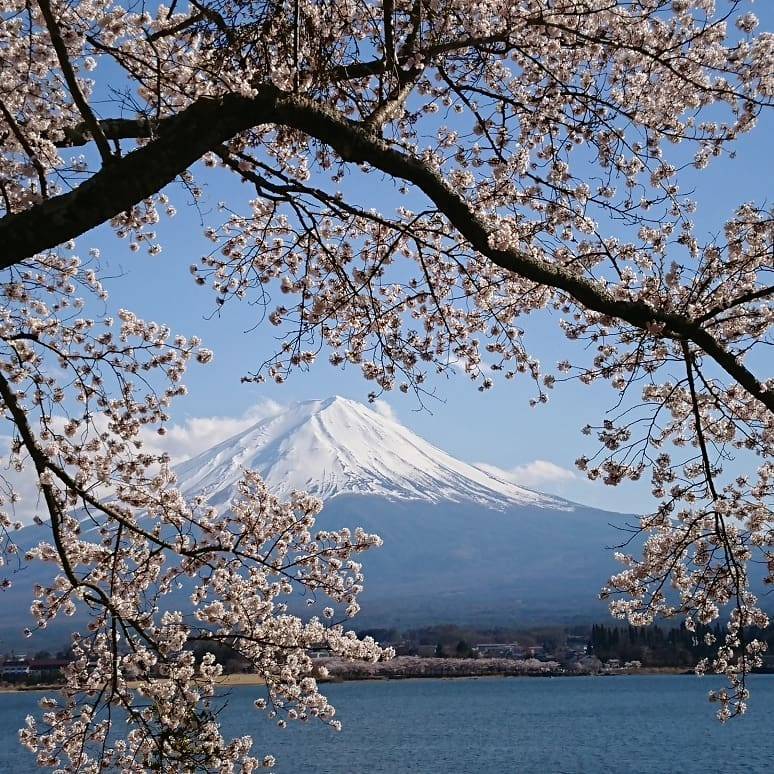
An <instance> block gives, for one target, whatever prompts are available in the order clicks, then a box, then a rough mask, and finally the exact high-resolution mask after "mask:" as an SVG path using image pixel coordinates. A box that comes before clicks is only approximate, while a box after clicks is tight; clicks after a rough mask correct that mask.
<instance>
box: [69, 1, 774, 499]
mask: <svg viewBox="0 0 774 774" xmlns="http://www.w3.org/2000/svg"><path fill="white" fill-rule="evenodd" d="M760 10H761V9H759V12H760ZM761 15H763V14H761ZM767 16H768V14H767ZM768 21H770V20H769V19H768V18H767V22H768ZM766 26H767V27H768V29H772V26H774V25H772V24H767V25H766ZM772 137H774V117H772V116H768V117H766V118H765V120H763V121H761V122H760V124H759V126H758V127H757V129H756V130H755V131H753V132H752V133H751V134H750V135H748V136H746V137H744V138H743V139H742V140H741V142H740V143H739V144H738V146H737V157H736V158H735V159H729V158H727V157H722V158H720V159H717V160H715V161H714V162H713V164H712V165H711V166H710V168H709V169H708V170H704V171H703V172H701V173H695V172H693V171H689V172H688V174H686V175H684V176H683V178H682V181H681V187H682V188H683V190H690V189H695V193H694V198H695V199H696V200H697V201H698V203H699V211H698V213H697V214H696V217H695V220H696V223H697V224H698V226H699V229H700V231H701V232H704V233H705V234H709V233H715V232H718V231H720V230H721V229H722V226H723V223H724V221H725V220H726V219H727V218H728V216H729V215H730V214H731V213H732V211H733V209H734V208H735V207H736V206H737V205H738V204H740V203H742V202H743V201H748V200H756V201H757V202H758V203H761V202H763V201H765V200H767V199H768V200H770V199H771V180H772V179H774V162H773V161H772V158H774V153H773V152H772V150H773V148H774V143H772ZM221 181H224V178H223V177H222V176H221V177H218V178H216V179H213V180H211V181H210V182H209V185H208V190H207V195H206V199H205V201H204V202H203V205H202V208H203V209H204V210H207V209H208V208H209V209H214V207H215V205H216V204H217V202H218V200H219V199H222V198H225V197H226V195H227V194H228V198H229V201H230V203H238V202H239V201H240V199H241V201H243V202H246V201H247V199H248V198H249V197H250V191H249V189H247V190H245V192H244V193H243V194H241V195H240V196H239V198H235V197H234V196H233V195H232V194H233V192H234V191H235V186H238V185H239V184H238V183H236V182H234V181H227V182H221ZM376 183H377V179H376V177H375V176H372V178H371V180H370V186H369V189H368V190H369V197H370V198H369V199H368V200H367V202H366V203H367V206H373V207H376V208H377V209H378V208H380V205H381V204H384V205H385V207H386V206H387V203H386V201H385V202H381V200H380V194H379V186H378V185H376ZM387 185H388V186H391V184H389V183H388V184H387ZM385 190H386V189H385ZM237 193H238V194H239V192H238V191H237ZM389 198H390V199H392V196H391V195H390V197H389ZM174 200H175V202H174V203H175V204H176V206H177V209H178V215H177V217H176V218H174V219H173V220H171V221H167V222H162V224H161V226H160V228H159V233H160V235H161V239H160V241H161V242H162V244H163V246H164V251H163V253H162V254H161V255H159V256H156V257H151V256H148V255H145V254H143V253H137V254H135V253H131V252H130V251H129V249H128V243H127V242H126V241H121V240H117V239H115V238H113V237H112V236H111V235H110V233H109V232H108V231H107V230H106V229H101V230H99V231H97V232H95V233H94V234H92V235H90V236H88V237H84V238H82V239H81V240H80V241H79V249H80V250H81V251H83V253H85V252H86V250H87V249H88V247H90V246H93V245H97V246H99V247H100V248H101V251H102V255H103V262H104V266H105V267H106V269H107V273H108V274H110V275H113V278H112V279H109V280H108V281H107V282H106V287H107V289H108V291H109V292H110V294H111V301H110V306H111V308H118V307H120V306H125V307H127V308H130V309H132V310H133V311H135V312H137V313H138V314H140V315H142V316H144V317H146V318H148V319H154V320H157V321H159V322H164V323H167V324H169V325H170V326H171V327H172V329H173V330H174V331H176V332H180V333H183V334H197V335H200V336H201V337H202V338H203V339H204V343H205V344H206V345H207V346H209V347H211V348H212V349H214V350H215V361H214V363H213V364H211V365H209V366H206V367H203V366H192V368H191V370H190V372H189V374H188V377H187V380H186V383H187V384H188V386H189V388H190V393H189V396H188V397H186V398H183V399H180V400H178V402H177V404H176V406H175V409H174V411H173V418H174V420H175V421H176V422H178V423H185V422H186V421H187V420H190V419H191V418H193V417H212V416H217V417H239V416H242V415H244V414H245V413H246V412H248V411H250V409H251V408H252V407H254V406H256V404H261V403H263V402H265V401H269V400H270V401H276V402H279V403H283V404H284V403H289V402H292V401H296V400H305V399H309V398H322V397H327V396H329V395H332V394H339V395H343V396H345V397H350V398H354V399H357V400H362V401H365V400H366V396H367V394H368V392H369V390H370V389H371V387H372V385H371V384H370V383H368V382H366V381H364V380H363V379H362V378H361V377H360V376H359V373H358V372H357V371H356V370H355V369H348V370H345V371H341V370H338V369H333V368H332V367H331V366H329V365H328V364H327V362H326V360H325V358H324V357H323V358H320V361H319V364H318V365H316V366H315V367H313V369H312V371H311V372H310V373H301V372H299V373H296V374H295V375H294V376H292V377H291V378H290V379H289V380H288V382H287V383H286V384H284V385H282V386H277V385H273V384H266V385H244V384H240V377H241V376H242V375H243V374H244V373H245V372H246V371H248V370H250V369H251V368H254V367H255V366H256V365H257V364H259V363H260V362H262V361H263V360H264V359H265V358H266V357H268V356H269V355H270V354H271V353H272V351H273V350H274V349H275V347H276V341H275V339H274V336H275V329H274V328H272V326H270V325H268V324H263V325H260V326H258V327H257V328H255V329H254V330H250V329H252V328H253V327H254V325H255V322H256V319H257V316H258V314H259V312H260V310H259V309H257V308H256V307H251V306H250V305H248V304H247V303H241V304H235V303H232V304H230V305H227V306H226V307H225V308H224V309H223V310H222V311H220V312H219V313H216V312H215V304H214V296H213V294H212V292H211V291H209V290H208V289H207V288H204V287H198V286H196V285H195V284H194V282H193V281H192V278H191V276H190V274H189V271H188V266H189V264H191V263H195V262H196V261H197V259H198V258H199V256H200V255H201V254H202V253H203V252H206V251H207V250H208V249H210V247H211V243H208V242H207V241H206V240H205V239H204V238H203V236H202V226H201V223H200V219H199V214H198V213H197V211H196V210H195V209H194V208H189V207H185V206H183V201H182V200H181V194H180V192H179V191H177V192H175V193H174ZM218 220H219V218H218V216H217V215H216V216H215V218H213V221H214V222H218ZM530 332H531V340H532V344H533V347H534V349H535V350H536V354H537V355H538V357H540V358H541V359H542V360H544V361H548V362H551V363H554V362H555V361H556V360H558V359H559V357H560V352H559V349H560V348H564V347H566V346H567V343H566V342H565V341H564V338H563V337H562V336H561V334H560V332H559V330H558V328H557V325H556V320H552V319H550V315H543V316H542V318H540V319H535V320H533V321H532V322H531V323H530ZM431 389H434V390H435V391H436V393H437V396H438V397H437V399H436V400H432V399H430V400H427V401H426V403H425V408H424V409H420V406H419V404H418V403H417V400H416V398H415V397H414V396H412V395H402V394H400V393H397V392H396V393H394V394H390V395H386V396H384V398H385V400H386V401H387V403H388V404H389V406H390V407H391V409H392V411H393V412H394V414H395V415H396V417H397V418H398V419H399V421H401V422H402V423H403V424H405V425H407V426H408V427H410V428H411V429H413V430H414V431H415V432H417V433H419V434H420V435H422V436H423V437H425V438H426V439H427V440H429V441H431V442H432V443H435V444H437V445H438V446H440V447H441V448H443V449H445V450H446V451H448V452H450V453H451V454H454V455H455V456H457V457H459V458H461V459H464V460H466V461H469V462H474V463H488V464H492V465H497V466H499V467H501V468H504V469H507V470H510V469H514V468H516V469H517V470H516V474H517V476H518V477H519V478H520V479H521V481H522V482H523V483H525V484H526V485H531V486H534V487H535V488H539V489H543V490H545V491H550V492H555V493H558V494H561V495H564V496H566V497H569V498H570V499H575V500H578V501H581V502H584V503H588V504H591V505H597V506H600V507H606V508H610V509H614V510H626V511H632V510H636V511H640V510H646V509H647V508H648V507H649V502H650V498H649V495H648V488H647V486H646V485H645V484H638V485H634V484H629V485H624V486H621V487H617V488H610V487H605V486H604V485H603V484H600V483H594V484H592V483H591V482H588V481H586V480H585V479H583V478H581V477H580V475H578V474H573V473H572V471H573V461H574V460H575V459H576V458H577V457H578V456H580V455H581V454H583V453H589V452H591V453H593V452H594V451H596V447H595V446H594V443H593V441H592V440H591V439H589V438H586V437H584V436H582V435H581V434H580V432H579V430H580V428H581V427H582V426H583V425H584V424H586V423H587V422H589V423H592V424H593V423H595V422H597V421H598V420H599V419H600V417H601V415H602V414H603V412H604V411H605V410H606V409H607V408H609V407H610V405H611V404H612V403H613V401H614V394H613V392H612V390H611V389H610V388H609V386H606V385H598V386H595V387H592V388H589V387H582V386H581V385H578V384H568V385H560V386H559V387H557V389H555V390H554V391H553V393H552V395H551V398H552V399H551V401H550V402H549V403H548V404H547V405H545V406H541V407H538V408H534V409H531V408H530V407H529V405H528V400H529V398H530V397H531V390H530V386H529V384H528V383H527V382H526V381H524V382H518V381H517V380H514V381H513V382H505V381H504V380H500V381H498V382H497V384H496V386H495V388H494V389H493V390H491V391H489V392H487V393H484V394H481V393H479V392H478V390H477V389H476V386H475V385H473V384H472V383H471V382H470V381H469V380H468V379H467V378H466V377H465V376H464V374H461V373H457V372H454V373H452V374H451V375H450V376H449V377H438V378H436V379H435V380H434V381H433V382H432V383H431ZM535 461H541V464H537V465H536V464H535ZM545 463H551V465H553V466H555V468H552V467H551V466H550V465H547V464H545ZM561 470H564V471H566V472H564V473H562V472H561ZM552 472H553V476H552V475H551V473H552ZM573 475H574V476H575V477H573Z"/></svg>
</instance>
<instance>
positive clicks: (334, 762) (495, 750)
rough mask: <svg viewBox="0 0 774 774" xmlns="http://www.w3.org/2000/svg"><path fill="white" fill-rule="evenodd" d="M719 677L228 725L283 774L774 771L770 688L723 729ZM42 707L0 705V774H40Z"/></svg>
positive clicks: (451, 693) (579, 685)
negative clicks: (33, 722)
mask: <svg viewBox="0 0 774 774" xmlns="http://www.w3.org/2000/svg"><path fill="white" fill-rule="evenodd" d="M720 684H721V683H720V680H716V679H715V678H703V679H700V678H696V677H692V676H644V675H643V676H619V677H573V678H570V677H566V678H541V677H535V678H503V679H498V678H479V679H461V680H405V681H374V682H353V683H340V684H332V685H327V686H325V688H326V689H327V690H326V691H325V693H326V694H327V695H328V697H329V698H330V699H331V701H332V702H333V704H334V705H335V706H336V707H337V710H338V715H337V717H339V718H340V719H341V720H342V721H343V723H344V729H343V730H342V731H341V732H340V733H338V734H337V733H336V732H334V731H331V730H330V729H328V728H326V727H322V726H320V725H318V724H309V725H300V724H292V723H291V724H289V726H288V728H287V729H285V730H278V729H276V728H275V727H274V725H273V723H272V722H271V721H269V720H268V719H267V718H266V716H265V715H264V714H263V713H261V712H259V711H257V710H255V709H254V707H253V700H254V699H255V697H256V696H257V695H260V693H261V690H262V689H261V688H260V687H239V688H234V689H232V691H231V693H230V698H229V707H228V709H227V710H226V711H225V713H224V722H225V724H226V726H227V728H228V730H229V732H230V733H231V735H241V734H251V735H252V737H253V739H254V740H255V747H254V751H255V752H256V753H260V754H261V755H263V754H265V753H271V754H273V755H275V756H276V757H277V761H278V762H277V767H276V769H275V771H277V772H280V773H284V774H393V773H396V772H417V773H418V774H420V773H421V774H473V772H475V774H505V773H506V772H508V773H509V772H514V773H518V774H532V773H533V772H534V774H544V773H547V772H556V773H557V774H559V773H560V772H561V773H563V774H565V773H566V774H576V773H577V774H580V773H581V772H589V773H590V774H598V773H600V772H615V773H616V774H617V773H618V772H625V773H626V774H667V773H668V772H680V774H713V773H714V772H718V774H720V772H722V773H723V774H734V773H735V772H739V773H740V774H741V773H742V772H744V773H745V774H754V773H756V772H770V771H772V770H774V734H773V733H772V730H774V675H772V676H769V675H760V676H757V675H756V676H755V677H753V678H752V680H751V689H752V692H753V693H752V697H751V700H750V709H749V711H748V714H747V715H746V716H744V717H742V718H737V719H735V720H733V721H731V722H729V723H727V724H726V725H725V726H721V725H720V724H719V723H718V722H717V721H715V720H714V707H713V705H710V704H709V703H708V702H707V701H706V694H707V691H708V690H709V689H710V688H711V687H717V686H719V685H720ZM40 695H41V694H37V693H6V694H0V772H14V773H15V774H22V772H27V771H33V770H34V768H33V767H34V761H33V758H32V756H31V755H30V754H29V753H27V752H26V751H24V750H23V749H21V748H20V746H19V744H18V742H17V741H16V729H18V728H19V726H20V725H21V724H22V723H23V720H24V716H25V715H26V714H28V713H30V712H33V713H35V712H36V711H37V701H38V699H39V698H40Z"/></svg>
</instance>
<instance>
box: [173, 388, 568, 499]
mask: <svg viewBox="0 0 774 774" xmlns="http://www.w3.org/2000/svg"><path fill="white" fill-rule="evenodd" d="M244 468H252V469H254V470H257V471H258V472H260V473H261V475H262V476H263V478H264V480H265V481H266V483H267V485H268V486H269V488H270V489H271V490H272V491H273V492H274V493H275V494H277V495H278V496H280V497H283V496H286V495H287V494H288V493H290V492H291V491H293V490H295V489H304V490H307V491H309V492H312V493H314V494H316V495H318V496H319V497H321V498H323V499H325V500H330V499H332V498H334V497H336V496H337V495H342V494H370V495H378V496H380V497H384V498H388V499H392V500H409V501H426V502H432V503H440V502H476V503H479V504H482V505H486V506H488V507H490V508H495V509H498V510H503V509H505V508H510V507H512V506H513V505H529V506H533V507H538V508H550V509H552V510H572V509H573V508H574V506H573V504H571V503H568V502H567V501H564V500H561V499H559V498H554V497H549V496H548V495H544V494H539V493H537V492H532V491H530V490H529V489H524V488H523V487H520V486H517V485H516V484H513V483H510V482H508V481H505V480H502V479H499V478H497V477H495V476H493V475H491V474H490V473H487V472H485V471H483V470H480V469H479V468H476V467H473V466H472V465H468V464H467V463H465V462H461V461H460V460H457V459H455V458H454V457H452V456H451V455H449V454H447V453H446V452H444V451H442V450H441V449H438V448H437V447H435V446H433V445H432V444H429V443H427V441H424V440H423V439H422V438H420V437H419V436H417V435H415V434H414V433H412V432H411V431H410V430H408V429H407V428H405V427H403V426H402V425H400V424H398V423H396V422H393V421H391V420H389V419H387V418H385V417H383V416H381V415H380V414H377V413H376V412H374V411H371V410H370V409H369V408H367V407H366V406H364V405H362V404H360V403H357V402H355V401H352V400H347V399H346V398H340V397H334V398H329V399H327V400H314V401H304V402H302V403H296V404H294V405H292V406H291V407H290V408H288V410H287V411H284V412H282V413H281V414H278V415H275V416H272V417H268V418H266V419H263V420H261V421H259V422H257V423H256V424H255V425H253V426H252V427H250V428H249V429H247V430H245V431H244V432H242V433H239V434H238V435H235V436H233V437H232V438H229V439H227V440H226V441H223V442H222V443H219V444H217V445H216V446H213V447H212V448H211V449H208V450H207V451H205V452H202V453H201V454H199V455H198V456H196V457H194V458H192V459H190V460H187V461H186V462H183V463H181V464H179V465H178V466H177V467H176V472H177V475H178V481H179V483H180V487H181V489H182V490H183V492H184V493H185V494H187V495H195V494H197V495H198V494H201V495H204V496H205V497H206V498H207V499H208V500H209V502H210V503H211V504H213V505H215V506H222V505H224V504H225V503H226V502H227V501H228V499H229V498H230V496H231V494H232V491H233V485H234V483H235V482H236V481H237V480H238V479H239V478H240V476H241V472H242V470H243V469H244Z"/></svg>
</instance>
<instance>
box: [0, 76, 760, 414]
mask: <svg viewBox="0 0 774 774" xmlns="http://www.w3.org/2000/svg"><path fill="white" fill-rule="evenodd" d="M263 123H276V124H282V125H286V126H291V127H293V128H296V129H300V130H302V131H304V132H305V133H307V134H308V135H309V136H311V137H314V138H316V139H318V140H320V141H322V142H325V143H327V144H328V145H330V147H331V148H333V149H334V150H335V151H337V152H338V153H339V155H340V156H341V157H342V158H343V159H344V160H345V161H350V162H357V163H362V162H367V163H369V164H371V165H373V166H374V167H376V168H378V169H380V170H382V171H383V172H386V173H388V174H390V175H392V176H394V177H396V178H400V179H403V180H406V181H408V182H411V183H413V184H415V185H416V186H417V187H418V188H419V189H421V190H422V191H423V192H424V193H425V195H427V197H428V198H429V199H430V200H431V201H432V202H433V203H434V204H435V205H436V206H437V207H438V209H439V210H440V211H441V212H443V213H444V215H445V216H446V217H447V218H448V220H449V221H450V223H452V225H453V226H454V227H455V228H456V229H457V230H458V231H459V233H460V234H462V235H463V236H464V237H465V238H466V239H467V240H468V242H469V243H470V244H471V245H472V246H473V247H474V248H475V249H476V250H477V251H478V252H480V253H481V254H482V255H485V256H486V257H488V258H489V259H490V260H492V261H493V262H494V263H496V264H497V265H498V266H501V267H502V268H504V269H507V270H508V271H511V272H513V273H514V274H517V275H518V276H521V277H524V278H526V279H529V280H532V281H534V282H537V283H540V284H542V285H547V286H549V287H552V288H556V289H558V290H562V291H564V292H566V293H568V294H569V295H570V296H571V297H572V298H573V299H575V301H577V302H578V303H579V304H581V305H582V306H585V307H586V308H588V309H591V310H594V311H595V312H599V313H601V314H603V315H606V316H609V317H611V318H614V319H621V320H625V321H626V322H628V323H630V324H632V325H634V326H635V327H637V328H639V329H641V330H646V331H652V330H654V329H658V328H661V330H662V332H663V334H664V335H667V336H673V337H675V338H681V339H687V340H689V341H692V342H693V343H694V344H696V345H697V346H699V347H700V348H701V349H702V350H703V351H704V352H705V353H706V354H707V355H709V356H710V357H711V358H713V359H714V360H715V361H716V362H717V363H718V365H719V366H720V367H721V368H723V369H724V370H725V371H726V372H727V373H728V374H729V375H730V376H732V377H733V378H734V379H735V380H736V381H737V382H738V383H739V384H740V385H742V386H743V387H744V388H745V390H747V392H749V393H750V394H751V395H752V396H753V397H755V398H756V399H757V400H759V401H760V402H761V403H763V404H764V405H765V406H766V407H767V408H768V409H769V411H772V412H774V392H771V391H769V390H768V389H767V388H766V387H765V385H763V384H762V383H761V382H760V381H759V380H758V379H757V377H756V376H755V375H754V374H753V373H752V372H751V371H750V370H749V369H747V368H746V367H745V366H744V365H743V364H742V363H741V362H739V360H738V359H737V358H736V357H735V356H734V355H733V354H732V353H731V352H729V351H728V350H726V349H725V348H724V347H723V346H722V345H721V344H720V343H719V341H717V340H716V339H715V338H714V337H713V336H712V335H711V334H709V333H708V332H707V331H706V330H705V329H703V328H702V327H701V326H700V325H698V324H696V323H695V322H694V321H693V320H691V319H689V318H687V317H685V316H683V315H680V314H677V313H675V312H670V311H667V310H664V309H657V308H654V307H651V306H650V305H648V304H645V303H643V302H640V301H627V300H621V299H618V298H615V297H614V296H612V295H611V294H610V293H609V291H607V290H606V289H605V288H603V287H602V286H601V285H600V284H599V283H595V282H592V281H590V280H588V279H586V278H584V277H580V276H577V275H575V274H571V273H570V272H568V271H567V270H566V269H564V268H563V267H562V266H560V265H558V264H554V263H549V262H548V261H546V260H543V259H539V258H535V257H533V256H531V255H527V254H526V253H521V252H519V251H517V250H514V249H505V250H504V249H497V248H493V247H492V246H491V239H492V234H491V232H490V230H489V228H488V225H487V224H486V223H485V222H484V221H483V220H482V219H481V217H479V216H478V215H476V214H475V212H474V211H473V210H472V208H471V207H470V206H469V204H468V203H467V202H466V201H465V200H464V199H463V198H462V197H461V196H460V195H459V194H457V193H456V192H455V191H454V190H452V189H451V187H450V186H449V185H448V184H447V183H446V181H445V180H444V179H443V178H442V177H441V175H440V174H439V173H438V172H436V171H435V170H434V169H432V168H431V167H430V166H429V165H428V164H427V163H425V162H423V161H422V160H420V159H417V158H416V157H413V156H409V155H408V154H406V153H404V152H402V151H400V150H398V149H396V148H394V147H393V146H391V145H390V144H389V143H388V142H387V141H385V140H383V139H382V138H381V137H379V136H377V135H374V134H373V133H372V132H371V131H370V130H369V129H368V128H367V127H365V126H363V125H360V124H357V123H354V122H352V121H348V120H346V119H342V118H340V117H339V116H337V115H336V114H335V113H334V112H333V111H332V110H329V109H326V108H324V107H321V106H320V105H318V104H316V103H315V102H313V101H312V100H310V99H309V98H307V97H303V96H299V95H292V94H287V93H284V92H282V91H280V90H279V89H276V88H274V87H268V86H267V87H264V88H262V89H261V90H260V91H259V94H258V95H257V96H256V97H254V98H252V99H249V98H244V97H240V96H237V95H233V94H229V95H225V96H224V97H222V98H220V99H199V100H197V101H196V102H195V103H194V104H193V105H191V107H189V108H187V109H186V110H184V111H183V112H181V113H180V114H179V115H176V116H173V117H171V118H168V119H165V120H164V121H162V122H160V123H159V127H158V138H157V139H154V140H153V141H152V142H151V143H149V144H148V145H146V146H144V147H142V148H139V149H137V150H135V151H133V152H132V153H130V154H128V155H126V156H125V157H124V158H122V159H120V160H118V161H115V162H114V163H113V164H111V165H110V167H109V168H105V169H103V170H101V171H100V172H98V173H96V174H95V175H94V176H93V177H91V178H90V179H89V180H88V181H86V182H85V183H83V184H81V186H79V187H78V188H77V189H75V190H74V191H73V192H72V193H69V194H63V195H62V196H59V197H55V198H53V199H50V200H48V201H46V202H44V203H42V204H39V205H36V206H35V207H33V208H31V209H29V210H26V211H24V212H21V213H17V214H14V215H9V216H6V217H4V218H2V219H0V268H3V267H8V266H11V265H14V264H15V263H17V262H19V261H22V260H24V259H25V258H27V257H30V256H31V255H33V254H34V253H36V252H39V251H41V250H44V249H47V248H50V247H53V246H55V245H57V244H60V243H61V242H64V241H66V240H68V239H72V238H74V237H76V236H78V235H80V234H82V233H84V232H85V231H88V230H89V229H91V228H93V227H95V226H97V225H99V224H100V223H102V222H104V221H106V220H109V219H110V218H111V217H113V216H114V215H116V214H118V213H119V212H121V211H123V210H125V209H127V208H129V207H131V206H133V205H134V204H136V203H137V202H138V201H140V200H142V199H143V198H145V197H146V196H150V195H151V194H152V193H154V192H155V191H158V190H159V189H160V188H162V187H163V186H164V185H166V184H167V183H169V182H171V181H172V180H173V179H174V178H175V177H176V176H177V175H178V174H180V173H182V172H183V171H184V170H185V169H187V168H188V167H189V166H190V165H191V164H193V163H194V162H195V161H196V160H198V159H199V158H201V156H203V155H204V154H205V153H206V152H207V151H209V150H213V149H214V148H216V147H218V146H219V145H220V144H222V143H223V142H226V141H227V140H229V139H231V137H233V136H235V135H236V134H238V133H240V132H242V131H245V130H247V129H249V128H251V127H252V126H255V125H259V124H263ZM140 125H144V122H138V126H140ZM124 128H125V127H124ZM143 131H147V128H145V129H143Z"/></svg>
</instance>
